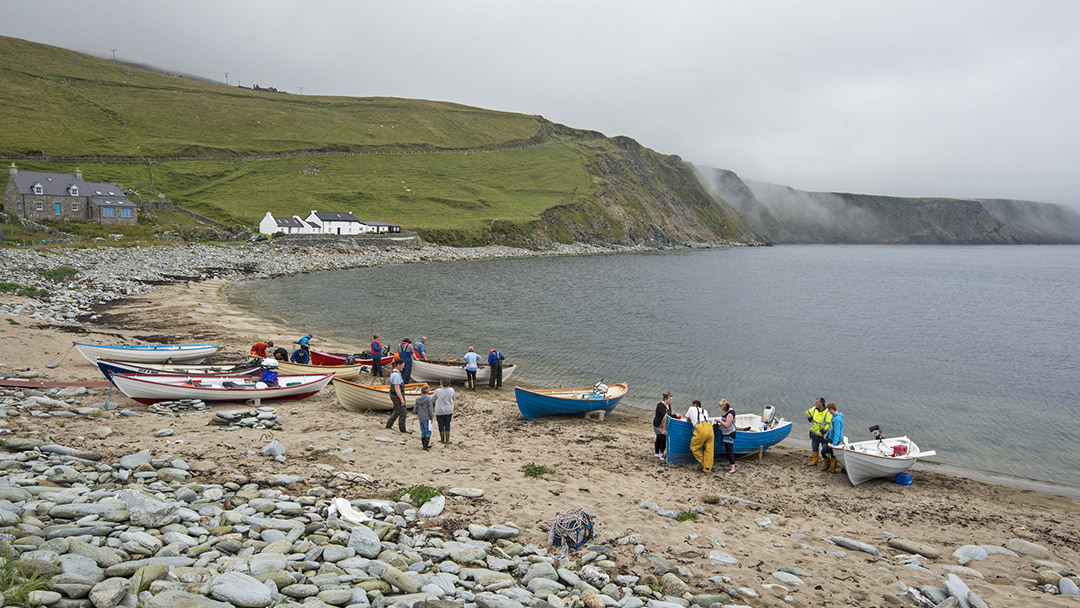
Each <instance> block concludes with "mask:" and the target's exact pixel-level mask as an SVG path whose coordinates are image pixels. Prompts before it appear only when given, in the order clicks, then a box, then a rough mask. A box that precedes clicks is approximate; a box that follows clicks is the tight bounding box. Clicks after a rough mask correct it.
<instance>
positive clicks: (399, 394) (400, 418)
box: [386, 359, 412, 434]
mask: <svg viewBox="0 0 1080 608" xmlns="http://www.w3.org/2000/svg"><path fill="white" fill-rule="evenodd" d="M404 365H405V361H403V360H401V359H395V360H394V363H393V365H392V366H391V368H390V369H391V370H392V371H391V372H390V402H391V403H393V404H394V411H393V412H391V413H390V419H389V420H387V421H386V428H388V429H392V428H394V421H395V420H397V423H398V431H400V432H402V433H407V434H412V431H407V430H405V416H406V415H407V414H408V410H406V409H405V387H404V378H403V377H402V375H401V368H402V367H403V366H404Z"/></svg>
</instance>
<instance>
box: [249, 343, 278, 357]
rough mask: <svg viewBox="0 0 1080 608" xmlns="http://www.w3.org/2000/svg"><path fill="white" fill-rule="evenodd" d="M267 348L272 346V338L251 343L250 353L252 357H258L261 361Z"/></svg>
mask: <svg viewBox="0 0 1080 608" xmlns="http://www.w3.org/2000/svg"><path fill="white" fill-rule="evenodd" d="M268 348H274V341H273V340H267V341H266V342H256V343H255V344H254V345H252V347H251V353H250V354H251V356H252V357H258V358H259V360H260V361H261V360H263V359H265V358H266V349H268Z"/></svg>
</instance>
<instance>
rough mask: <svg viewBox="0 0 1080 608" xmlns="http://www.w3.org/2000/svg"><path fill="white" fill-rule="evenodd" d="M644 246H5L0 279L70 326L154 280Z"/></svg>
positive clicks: (31, 309) (22, 308) (13, 309)
mask: <svg viewBox="0 0 1080 608" xmlns="http://www.w3.org/2000/svg"><path fill="white" fill-rule="evenodd" d="M687 246H689V247H693V246H695V245H693V244H691V245H687ZM698 246H713V247H715V246H718V245H717V244H715V243H713V244H707V245H706V244H701V245H698ZM645 250H648V248H645V247H629V246H618V245H611V246H602V245H587V244H582V243H575V244H572V245H554V246H552V247H549V248H546V249H540V250H531V249H521V248H515V247H504V246H486V247H444V246H439V245H423V246H419V247H372V246H353V245H351V244H350V243H349V242H348V241H347V240H342V241H333V242H330V243H326V244H291V243H288V242H285V241H269V242H262V243H255V244H224V245H205V244H184V245H154V246H148V247H124V248H117V247H86V248H68V247H56V248H50V249H21V248H4V249H0V276H2V277H5V278H4V279H3V281H0V282H3V283H10V284H14V285H18V286H20V287H24V288H32V289H40V290H45V291H47V292H49V294H50V296H49V297H48V298H31V299H30V300H29V301H26V302H19V303H3V302H0V312H3V313H5V314H11V315H16V316H25V317H32V318H36V319H50V320H54V321H61V322H67V323H75V322H78V321H80V320H85V319H87V318H90V317H92V315H93V313H92V312H91V308H92V307H93V306H94V305H95V304H99V303H103V302H109V301H112V300H116V299H119V298H122V297H124V296H126V295H132V294H142V293H146V292H148V291H150V290H152V289H153V288H154V286H156V285H160V284H162V283H171V282H176V281H201V280H206V279H215V278H220V279H228V280H236V279H254V278H267V277H275V276H283V275H290V274H298V273H302V272H314V271H319V270H342V269H347V268H362V267H369V266H381V265H389V264H412V263H424V262H449V261H457V260H482V259H495V258H520V257H534V256H552V255H584V254H598V253H616V252H629V251H645ZM59 268H70V269H72V270H75V271H77V274H75V275H74V276H72V277H70V278H68V279H66V280H64V281H59V282H58V281H54V280H51V279H49V278H46V277H45V276H43V275H42V273H43V272H48V271H50V270H56V269H59Z"/></svg>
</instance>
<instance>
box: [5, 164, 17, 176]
mask: <svg viewBox="0 0 1080 608" xmlns="http://www.w3.org/2000/svg"><path fill="white" fill-rule="evenodd" d="M18 172H19V168H18V167H16V166H15V163H11V166H10V167H8V170H7V174H8V175H15V174H16V173H18Z"/></svg>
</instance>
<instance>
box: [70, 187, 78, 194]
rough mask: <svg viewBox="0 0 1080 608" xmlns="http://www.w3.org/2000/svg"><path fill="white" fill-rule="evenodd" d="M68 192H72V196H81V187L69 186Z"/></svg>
mask: <svg viewBox="0 0 1080 608" xmlns="http://www.w3.org/2000/svg"><path fill="white" fill-rule="evenodd" d="M68 194H70V195H71V196H79V187H78V186H72V187H70V188H68Z"/></svg>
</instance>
